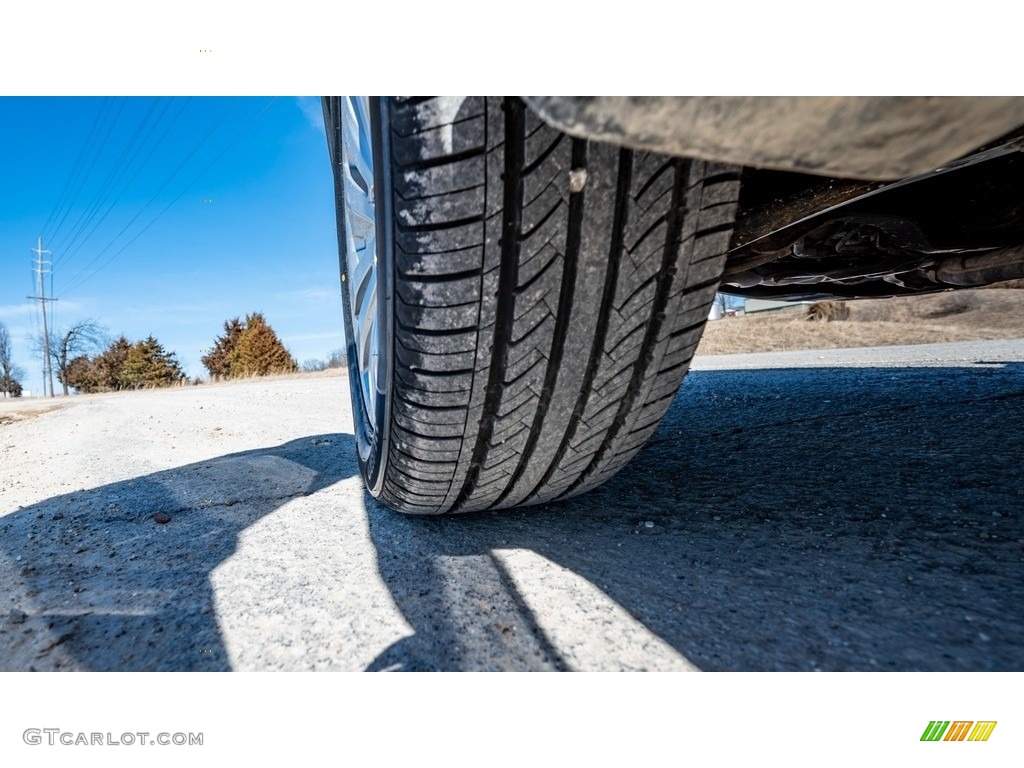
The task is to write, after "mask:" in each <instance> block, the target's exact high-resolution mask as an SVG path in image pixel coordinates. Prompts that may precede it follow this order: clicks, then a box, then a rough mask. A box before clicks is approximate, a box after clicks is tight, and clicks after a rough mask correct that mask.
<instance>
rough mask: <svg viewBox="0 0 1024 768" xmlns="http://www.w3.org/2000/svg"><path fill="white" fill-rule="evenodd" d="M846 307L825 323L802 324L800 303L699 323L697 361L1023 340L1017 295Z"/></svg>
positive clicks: (1022, 309)
mask: <svg viewBox="0 0 1024 768" xmlns="http://www.w3.org/2000/svg"><path fill="white" fill-rule="evenodd" d="M1017 282H1018V283H1019V282H1021V281H1017ZM847 306H848V307H849V317H848V319H846V320H842V321H833V322H823V321H810V320H808V319H807V308H808V307H807V305H800V304H797V305H794V306H793V307H791V308H786V309H780V310H775V311H772V312H761V313H758V314H753V315H746V316H742V317H735V318H732V317H727V318H723V319H721V320H715V321H712V322H709V323H708V324H707V328H706V329H705V331H704V338H703V339H702V340H701V343H700V347H698V349H697V354H699V355H726V354H733V353H749V352H778V351H786V350H794V349H844V348H851V347H883V346H891V345H896V344H932V343H940V342H950V341H983V340H986V339H1019V338H1024V290H995V289H987V288H982V289H972V290H963V291H953V292H948V293H938V294H931V295H928V296H914V297H907V298H893V299H866V300H860V301H851V302H847Z"/></svg>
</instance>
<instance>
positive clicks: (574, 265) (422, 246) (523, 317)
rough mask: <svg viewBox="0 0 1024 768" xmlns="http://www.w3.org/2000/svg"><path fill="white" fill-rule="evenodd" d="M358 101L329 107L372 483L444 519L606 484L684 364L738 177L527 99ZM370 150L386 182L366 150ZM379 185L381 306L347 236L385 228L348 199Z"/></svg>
mask: <svg viewBox="0 0 1024 768" xmlns="http://www.w3.org/2000/svg"><path fill="white" fill-rule="evenodd" d="M356 103H357V102H356V101H355V100H352V99H348V98H345V97H330V98H325V99H324V112H325V120H326V123H327V127H328V143H329V145H330V148H331V156H332V161H333V164H334V170H335V187H336V198H337V207H338V222H339V244H340V250H341V265H342V296H343V304H344V308H345V323H346V333H347V339H348V353H349V365H350V369H349V374H350V375H349V381H350V384H351V389H352V392H351V394H352V403H353V415H354V422H355V431H356V433H357V434H356V443H357V450H358V453H359V462H360V467H361V469H362V472H363V477H364V479H365V480H366V484H367V487H368V489H369V490H370V492H371V494H372V495H373V496H374V497H376V498H377V499H379V500H380V501H381V502H383V503H384V504H386V505H387V506H389V507H392V508H394V509H397V510H400V511H402V512H407V513H422V514H439V513H446V512H470V511H476V510H485V509H498V508H504V507H514V506H518V505H524V504H537V503H541V502H548V501H553V500H556V499H563V498H568V497H570V496H574V495H576V494H579V493H582V492H583V491H586V490H588V489H590V488H593V487H595V486H597V485H599V484H601V483H602V482H604V481H605V480H607V479H608V478H609V477H611V476H612V475H613V474H615V473H616V472H617V471H618V470H619V469H621V468H622V467H624V466H625V465H626V463H627V462H629V460H630V459H631V458H632V457H633V455H634V454H636V452H637V451H638V450H639V449H640V447H641V446H642V445H643V444H644V441H645V440H647V438H648V437H649V436H650V435H651V434H652V433H653V432H654V430H655V429H656V427H657V425H658V423H659V421H660V420H661V418H662V416H663V415H664V413H665V411H666V410H667V408H668V406H669V404H670V403H671V401H672V398H673V397H674V395H675V393H676V391H677V389H678V388H679V385H680V382H681V381H682V379H683V376H684V374H685V373H686V370H687V368H688V366H689V363H690V359H691V357H692V356H693V353H694V350H695V349H696V347H697V343H698V341H699V340H700V336H701V332H702V330H703V327H704V324H705V321H706V319H707V317H708V313H709V310H710V307H711V304H712V302H713V300H714V296H715V291H716V289H717V287H718V284H719V280H720V278H721V275H722V271H723V266H724V259H725V253H726V251H727V250H728V248H729V243H730V238H731V234H732V227H733V221H734V218H735V215H736V208H737V198H738V194H739V169H738V168H735V167H731V166H724V165H721V164H715V163H707V162H703V161H698V160H688V159H682V158H674V157H666V156H662V155H658V154H654V153H649V152H635V151H632V150H630V149H624V148H619V147H616V146H612V145H608V144H601V143H592V142H588V141H586V140H583V139H578V138H573V137H571V136H569V135H566V134H563V133H561V132H559V131H558V130H556V129H554V128H552V127H550V126H548V125H547V124H545V123H544V122H542V121H541V120H540V119H539V118H537V117H536V116H535V115H534V114H533V113H531V112H530V110H529V109H528V108H527V107H526V106H525V104H524V103H523V102H522V101H521V100H519V99H518V98H513V97H505V98H473V97H457V98H452V97H435V98H426V99H419V98H418V99H399V98H390V97H389V98H379V99H369V100H365V99H364V100H361V101H359V102H358V104H359V105H361V106H360V107H359V108H357V109H354V108H353V104H356ZM346 110H347V111H346ZM353 115H355V119H354V121H353ZM346 120H347V121H348V122H347V123H346ZM346 125H347V126H348V127H347V128H346ZM345 136H348V137H349V138H348V139H347V140H346V139H345ZM353 137H355V138H353ZM357 144H365V146H361V147H359V146H356V145H357ZM360 152H361V153H362V156H363V158H364V159H365V158H366V157H370V158H372V160H373V168H372V177H373V180H374V181H373V185H372V187H370V186H369V185H368V180H367V178H366V177H367V176H369V175H370V173H369V172H368V170H367V169H366V168H363V170H362V171H360V169H359V168H358V167H355V166H356V165H358V163H355V164H354V163H353V162H352V161H351V157H354V156H356V155H358V154H359V153H360ZM364 165H365V163H364ZM357 177H358V178H357ZM357 182H358V183H359V186H358V189H356V187H353V184H355V183H357ZM367 189H369V194H370V198H371V200H370V205H371V206H372V208H373V210H374V213H375V221H374V231H373V233H371V234H372V235H373V236H374V237H375V240H376V242H375V244H374V248H373V259H374V262H373V264H374V266H375V269H376V275H375V278H374V283H373V290H374V291H375V305H374V309H373V311H372V312H371V311H370V310H369V309H368V308H367V307H366V306H364V305H365V302H366V297H367V290H368V289H366V288H365V281H366V278H365V276H363V277H360V275H359V274H355V273H357V272H360V270H361V269H362V267H361V266H360V264H361V263H362V262H358V260H354V258H353V253H354V252H353V250H352V249H353V247H354V246H353V243H356V244H357V246H358V244H359V243H364V244H365V243H366V242H367V239H368V238H369V237H370V236H371V234H367V232H368V230H367V231H365V232H364V234H363V236H361V237H362V239H361V240H358V239H354V238H353V237H352V235H351V230H353V229H358V228H359V227H363V228H364V230H366V228H367V227H368V225H367V224H366V223H365V222H364V221H363V219H362V218H360V217H361V216H362V214H360V213H358V212H356V213H352V211H351V210H350V208H351V204H347V203H346V195H348V196H349V198H352V197H353V196H358V195H360V194H362V193H363V192H365V191H367ZM353 190H355V191H353ZM360 190H362V192H361V191H360ZM347 205H348V208H347V207H346V206H347ZM364 250H365V249H364ZM362 258H363V259H364V262H365V259H366V258H367V256H366V253H363V257H362ZM353 265H354V266H353ZM371 325H372V326H373V328H372V334H373V336H372V339H371V342H372V345H373V346H372V349H373V350H375V351H372V352H368V351H367V349H368V347H367V346H366V345H365V344H363V342H361V341H360V339H364V340H365V339H366V338H368V336H367V333H368V328H370V326H371ZM360 334H362V336H361V335H360Z"/></svg>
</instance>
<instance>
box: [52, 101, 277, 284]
mask: <svg viewBox="0 0 1024 768" xmlns="http://www.w3.org/2000/svg"><path fill="white" fill-rule="evenodd" d="M275 101H277V97H276V96H275V97H273V98H272V99H271V100H270V101H269V102H267V105H266V106H265V107H263V109H261V110H260V111H259V113H258V114H257V115H256V116H255V117H254V118H252V120H250V121H249V122H248V123H247V124H246V125H245V127H244V128H242V130H240V131H239V132H238V133H237V134H235V137H234V138H233V139H232V140H231V141H230V142H229V143H228V145H227V146H226V147H224V149H222V150H221V151H220V153H219V154H218V155H217V156H216V157H215V158H213V160H211V161H210V163H209V165H207V166H206V167H205V168H203V170H202V171H200V172H199V175H197V176H196V177H195V178H194V179H192V181H191V182H189V184H188V186H186V187H185V188H184V189H183V190H181V192H179V193H178V196H177V197H175V198H174V199H173V200H171V202H170V203H168V205H167V207H166V208H164V209H163V210H162V211H160V213H158V214H157V215H156V217H154V218H153V220H152V221H150V222H149V224H147V225H146V226H145V227H143V228H142V229H141V230H140V231H139V232H138V234H136V235H135V237H133V238H132V239H131V240H129V241H128V242H127V243H125V244H124V246H123V247H122V248H121V250H119V251H118V252H117V253H115V254H113V255H112V256H111V257H110V258H108V259H107V260H106V261H105V262H103V263H102V264H101V265H100V266H99V267H97V268H96V270H95V271H94V272H93V273H92V274H90V275H88V276H86V277H84V278H80V279H78V280H76V281H75V282H74V283H73V284H72V285H70V286H68V288H66V289H65V290H64V294H65V295H67V293H68V292H69V291H71V290H74V289H77V288H80V287H81V286H82V285H83V284H84V283H86V282H88V281H89V280H90V279H91V278H93V277H95V276H96V274H98V273H99V272H100V271H101V270H102V269H103V268H104V267H106V266H107V265H108V264H110V262H112V261H113V260H114V259H116V258H117V257H118V256H120V255H121V254H122V253H124V251H125V250H126V249H127V248H128V247H129V246H131V244H132V243H134V242H135V241H136V240H138V239H139V238H140V237H141V236H142V235H143V233H144V232H145V231H146V230H147V229H149V228H150V227H151V226H153V225H154V224H155V223H156V221H157V219H159V218H160V217H161V216H163V215H164V214H165V213H167V211H168V210H170V208H171V206H173V205H174V204H175V203H176V202H178V200H180V199H181V197H182V195H184V194H185V193H186V192H188V191H189V189H191V188H192V187H193V186H194V185H195V183H196V182H197V181H199V179H201V178H202V177H203V175H204V174H205V173H206V172H207V171H208V170H210V168H212V167H213V165H214V163H216V162H217V161H218V160H220V159H221V157H223V156H224V154H225V153H226V152H227V151H228V150H229V149H231V147H233V146H234V145H235V143H236V142H237V141H238V140H239V139H240V138H242V136H243V135H244V134H245V133H246V132H247V131H248V130H249V129H250V128H251V127H252V126H253V124H254V123H255V122H256V121H257V120H259V119H260V118H261V117H262V116H263V113H264V112H266V111H267V110H268V109H270V107H271V105H272V104H273V103H274V102H275ZM90 263H91V262H90Z"/></svg>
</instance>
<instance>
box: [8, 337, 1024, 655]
mask: <svg viewBox="0 0 1024 768" xmlns="http://www.w3.org/2000/svg"><path fill="white" fill-rule="evenodd" d="M346 386H347V382H346V381H345V379H344V378H310V379H281V380H276V381H259V380H257V381H252V382H245V383H237V384H228V385H221V386H215V387H198V388H190V389H180V390H164V391H153V392H141V393H121V394H113V395H98V396H89V397H80V398H72V399H70V400H67V401H66V406H65V407H63V408H61V409H59V410H55V411H47V412H41V413H39V414H38V415H35V416H32V417H30V418H22V419H20V420H17V421H15V422H13V423H10V422H8V423H2V422H0V515H2V516H0V669H3V670H29V669H37V670H51V669H90V670H115V669H116V670H228V669H235V670H268V669H286V670H307V669H308V670H359V669H373V670H383V669H404V670H417V669H447V670H457V669H583V670H602V669H677V670H687V669H701V670H777V669H778V670H814V669H823V670H851V669H856V670H1020V669H1024V587H1022V585H1024V525H1022V521H1021V513H1022V511H1024V483H1022V480H1024V470H1022V458H1024V431H1022V429H1021V427H1022V424H1024V341H1013V342H981V343H972V344H961V345H934V346H927V347H913V348H895V349H889V350H878V349H873V350H864V349H858V350H831V351H827V352H800V353H782V354H769V355H743V356H728V357H720V358H703V359H699V360H697V361H696V362H695V365H694V371H693V373H692V374H691V375H690V376H689V377H688V378H687V381H686V382H685V384H684V385H683V388H682V389H681V391H680V394H679V396H678V397H677V398H676V401H675V403H674V404H673V405H672V408H671V409H670V411H669V413H668V415H667V417H666V419H665V421H664V422H663V424H662V426H661V427H660V429H659V430H658V432H657V433H656V434H655V436H654V438H653V439H652V440H651V442H650V444H649V445H648V446H647V447H646V448H645V449H644V450H643V451H641V453H640V454H639V455H638V457H637V458H636V460H634V462H633V463H632V464H631V465H630V466H629V467H628V468H627V469H626V470H625V471H623V472H622V473H620V474H619V476H617V477H616V478H614V479H613V480H612V481H610V482H609V483H607V484H606V485H605V486H603V487H602V488H600V489H598V490H596V491H594V492H591V493H589V494H585V495H583V496H580V497H578V498H575V499H572V500H569V501H567V502H563V503H559V504H550V505H545V506H541V507H533V508H528V509H524V510H518V511H514V512H503V513H496V514H478V515H472V516H466V517H456V518H432V519H425V518H408V517H403V516H400V515H398V514H395V513H393V512H391V511H389V510H386V509H384V508H382V507H380V506H379V505H377V504H376V503H375V502H374V501H373V500H372V499H370V498H369V497H368V496H367V495H366V494H365V492H364V491H363V488H362V485H361V482H360V480H359V478H358V471H357V467H356V463H355V459H354V455H353V445H352V436H351V429H352V428H351V420H350V416H349V413H348V407H347V394H346V391H345V387H346ZM6 407H8V406H6V404H3V405H0V411H2V409H3V408H6ZM158 515H164V516H166V518H169V521H168V522H164V523H159V522H156V518H157V516H158ZM159 519H165V518H164V517H160V518H159Z"/></svg>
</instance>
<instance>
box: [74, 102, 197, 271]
mask: <svg viewBox="0 0 1024 768" xmlns="http://www.w3.org/2000/svg"><path fill="white" fill-rule="evenodd" d="M191 98H192V97H191V96H189V97H187V98H186V99H185V101H184V103H183V104H182V105H181V109H179V110H178V112H177V114H175V116H174V117H173V118H171V121H170V123H168V125H167V127H166V128H165V129H164V132H163V133H162V134H160V138H158V139H157V140H156V143H155V144H154V145H153V146H152V148H151V149H150V150H149V154H147V155H146V157H145V158H144V159H143V161H142V163H141V164H139V165H138V166H137V167H136V169H135V173H133V174H132V177H131V178H130V179H128V183H127V184H125V185H124V187H122V188H121V191H120V192H119V193H118V195H117V197H116V198H115V199H114V201H113V202H112V203H111V204H110V205H109V206H107V210H106V211H105V212H104V213H103V216H101V217H100V220H99V221H97V222H96V224H95V225H94V226H93V228H92V231H90V232H89V234H88V235H87V236H86V238H85V240H83V241H82V242H80V243H79V244H78V245H77V246H76V247H75V249H74V250H73V251H70V252H69V253H66V254H65V255H64V256H62V257H59V258H57V259H55V260H54V266H55V267H56V266H58V265H59V264H63V263H65V260H66V261H70V260H71V257H72V256H74V255H75V254H76V253H78V251H79V250H81V248H82V246H84V245H85V243H86V242H88V240H89V238H90V237H92V235H93V233H94V232H95V231H96V229H97V227H99V225H100V224H102V223H103V221H104V220H105V219H106V218H107V216H108V215H109V214H110V212H111V211H113V210H114V208H115V206H116V205H117V204H118V203H119V202H120V200H121V198H122V197H123V196H124V193H125V192H127V191H128V190H129V189H130V188H131V186H132V183H133V182H134V181H135V179H136V178H138V175H139V174H140V173H141V172H142V169H143V168H145V167H146V163H148V162H149V159H150V158H151V157H152V156H153V154H154V153H155V152H156V150H157V149H159V148H160V145H161V144H163V141H164V139H165V138H166V137H167V134H168V133H169V132H170V131H171V129H172V128H174V125H175V123H177V122H178V118H180V117H181V116H182V114H183V113H184V112H185V107H187V106H188V103H189V101H191ZM169 107H170V102H168V103H167V105H166V106H165V107H164V109H163V110H162V111H161V113H160V114H159V115H158V116H157V120H156V122H155V123H154V125H153V127H154V128H155V127H156V125H157V124H158V123H159V122H160V120H161V118H162V117H163V116H164V114H165V113H166V111H167V109H168V108H169ZM146 138H147V139H148V138H149V135H148V134H147V136H146ZM141 149H142V146H141V145H140V147H139V151H141ZM136 156H137V155H136ZM134 159H135V158H134V157H133V158H132V160H133V161H134Z"/></svg>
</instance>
